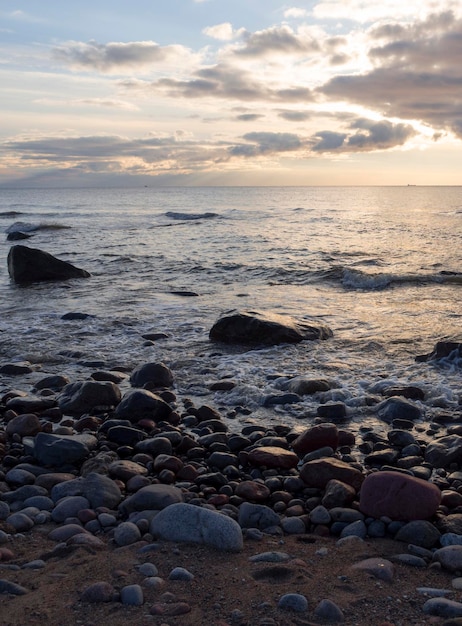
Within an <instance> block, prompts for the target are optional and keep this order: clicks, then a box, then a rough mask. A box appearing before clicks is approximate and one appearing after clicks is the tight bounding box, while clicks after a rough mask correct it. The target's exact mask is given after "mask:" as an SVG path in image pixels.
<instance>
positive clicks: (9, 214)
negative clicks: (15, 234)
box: [0, 211, 23, 217]
mask: <svg viewBox="0 0 462 626" xmlns="http://www.w3.org/2000/svg"><path fill="white" fill-rule="evenodd" d="M17 215H23V212H22V211H3V212H1V213H0V217H16V216H17Z"/></svg>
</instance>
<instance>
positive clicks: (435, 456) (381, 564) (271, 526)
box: [0, 362, 462, 626]
mask: <svg viewBox="0 0 462 626" xmlns="http://www.w3.org/2000/svg"><path fill="white" fill-rule="evenodd" d="M21 368H23V369H21ZM24 368H25V369H24ZM1 370H2V374H3V376H7V377H9V379H10V380H11V383H12V384H11V389H10V391H8V392H7V393H4V395H3V397H2V399H1V404H0V416H1V421H0V457H1V466H0V617H1V620H0V621H1V623H2V624H5V625H6V624H8V625H11V626H13V625H15V626H16V625H18V624H24V623H29V624H35V623H37V624H39V623H47V624H50V625H51V626H53V625H59V624H71V623H72V624H74V623H75V624H85V625H86V626H90V625H91V624H98V625H100V624H109V623H111V624H113V625H117V624H125V623H127V622H128V621H131V622H132V623H136V624H164V625H165V624H216V625H217V626H224V625H225V624H229V625H232V624H241V625H244V624H255V625H259V626H272V625H274V624H281V625H282V624H289V623H293V624H310V623H344V624H347V625H349V624H351V625H353V624H360V625H365V626H367V625H368V624H370V625H371V626H372V625H374V626H378V625H380V624H382V625H383V626H385V625H390V624H393V625H394V626H398V625H401V624H402V625H404V624H406V625H407V624H444V625H445V626H450V625H455V624H462V595H461V593H462V592H461V590H462V578H461V576H462V471H461V467H460V465H461V463H462V424H460V423H459V419H460V415H457V414H456V415H455V414H451V415H449V414H447V413H444V412H442V413H441V415H440V419H439V420H437V421H434V422H432V423H424V422H423V421H422V415H423V413H422V408H421V407H422V403H424V402H425V398H424V396H423V394H422V391H421V390H420V389H419V388H418V387H415V386H405V387H401V388H385V387H383V388H381V395H380V397H378V396H376V397H375V398H372V396H371V404H372V403H373V402H374V403H375V406H374V410H375V411H376V414H377V416H378V419H380V420H381V421H382V422H383V424H385V425H386V427H387V434H386V436H383V435H379V434H377V433H376V432H374V430H372V429H371V428H364V429H360V430H359V432H358V433H356V432H353V430H352V429H349V427H348V420H347V419H346V408H345V406H344V405H343V404H342V403H341V402H337V403H328V404H320V405H319V410H318V416H317V418H316V419H315V420H314V421H313V423H310V424H305V428H304V429H300V430H297V431H294V430H292V429H291V428H289V427H287V426H285V425H284V424H281V425H280V426H274V427H272V428H267V427H264V426H261V425H258V424H249V425H248V426H244V427H243V428H242V429H241V431H240V432H231V431H230V429H229V426H228V420H227V415H225V414H223V412H222V411H221V410H220V407H219V406H218V407H214V406H210V405H208V404H202V405H197V404H195V403H194V402H193V401H192V400H190V399H188V398H180V397H178V396H177V394H176V393H175V377H174V372H172V371H171V370H170V368H169V367H168V366H167V365H165V364H163V363H158V362H153V363H145V364H142V365H140V366H138V367H137V368H135V369H134V370H133V371H131V372H126V371H123V368H119V369H117V370H111V371H103V370H96V371H93V372H92V374H91V376H89V378H88V379H87V380H84V381H70V380H69V379H68V378H66V377H65V376H63V375H60V374H56V375H49V376H44V377H43V378H42V379H40V380H37V381H36V382H35V383H34V386H33V388H32V389H27V390H26V389H22V390H18V389H16V386H21V385H20V381H21V377H22V376H24V375H26V374H27V373H28V371H27V365H18V364H6V365H4V366H3V367H2V368H1ZM18 381H19V382H18ZM324 384H325V382H324V381H320V380H311V379H309V378H307V377H297V378H293V379H288V380H287V385H286V389H284V390H282V391H281V394H280V395H279V394H276V395H275V396H274V398H273V399H272V400H268V402H269V403H271V402H273V403H280V404H281V403H283V402H286V401H287V402H290V401H291V398H293V396H294V395H295V396H299V395H301V394H307V393H310V394H313V395H314V394H316V393H319V392H320V391H322V389H323V385H324ZM233 385H234V383H233V381H232V380H231V379H228V378H224V379H222V380H217V381H216V382H215V383H214V384H213V390H214V391H216V392H217V391H218V392H220V391H221V392H222V393H226V392H227V391H228V390H229V389H232V387H233ZM240 410H244V409H243V408H242V407H240ZM39 598H41V600H39ZM63 612H64V613H65V616H63Z"/></svg>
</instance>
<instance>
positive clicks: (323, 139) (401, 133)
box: [311, 118, 416, 152]
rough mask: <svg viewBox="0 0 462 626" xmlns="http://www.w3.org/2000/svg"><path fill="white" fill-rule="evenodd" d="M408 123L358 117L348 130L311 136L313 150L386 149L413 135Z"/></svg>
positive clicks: (403, 141)
mask: <svg viewBox="0 0 462 626" xmlns="http://www.w3.org/2000/svg"><path fill="white" fill-rule="evenodd" d="M415 134H416V133H415V130H414V129H413V128H412V126H410V125H409V124H393V123H391V122H388V121H381V122H377V121H374V120H367V119H364V118H358V119H356V120H355V121H354V122H352V123H351V124H350V127H349V132H345V133H340V132H332V131H329V130H324V131H320V132H318V133H316V135H315V136H314V137H313V139H312V142H313V145H312V146H311V150H312V151H313V152H366V151H372V150H388V149H390V148H393V147H395V146H401V145H403V144H404V143H406V141H407V140H408V139H410V138H411V137H413V136H414V135H415Z"/></svg>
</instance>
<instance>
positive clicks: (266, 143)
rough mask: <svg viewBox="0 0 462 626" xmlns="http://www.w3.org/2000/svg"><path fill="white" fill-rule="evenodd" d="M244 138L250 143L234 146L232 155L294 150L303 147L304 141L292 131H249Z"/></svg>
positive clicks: (231, 149) (246, 155)
mask: <svg viewBox="0 0 462 626" xmlns="http://www.w3.org/2000/svg"><path fill="white" fill-rule="evenodd" d="M243 139H244V140H245V141H247V142H249V143H247V144H239V145H236V146H232V147H231V148H230V149H229V153H230V154H231V155H232V156H245V157H249V156H258V155H267V154H275V153H279V152H292V151H294V150H299V149H300V148H301V147H302V141H301V140H300V138H299V137H298V136H297V135H294V134H292V133H270V132H255V133H247V134H246V135H244V136H243Z"/></svg>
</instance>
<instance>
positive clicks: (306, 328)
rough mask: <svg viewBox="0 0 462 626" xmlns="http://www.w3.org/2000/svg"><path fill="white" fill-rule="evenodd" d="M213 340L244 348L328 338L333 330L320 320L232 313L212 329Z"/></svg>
mask: <svg viewBox="0 0 462 626" xmlns="http://www.w3.org/2000/svg"><path fill="white" fill-rule="evenodd" d="M209 337H210V339H211V340H212V341H220V342H223V343H229V344H241V345H242V344H243V345H268V346H269V345H277V344H280V343H299V342H300V341H304V340H306V339H311V340H313V339H328V338H329V337H332V330H331V329H330V328H329V327H328V326H325V325H324V324H321V323H319V322H317V321H314V320H312V321H309V322H308V321H303V320H294V319H293V318H291V317H286V316H283V315H276V314H267V313H261V312H258V311H243V312H238V311H232V312H230V313H229V314H227V315H225V316H223V317H221V318H220V319H219V320H218V321H217V322H215V324H214V325H213V326H212V328H211V330H210V333H209Z"/></svg>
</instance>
